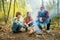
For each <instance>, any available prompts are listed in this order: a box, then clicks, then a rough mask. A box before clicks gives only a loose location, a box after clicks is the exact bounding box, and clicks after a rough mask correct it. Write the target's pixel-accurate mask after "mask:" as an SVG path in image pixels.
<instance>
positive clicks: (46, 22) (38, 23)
mask: <svg viewBox="0 0 60 40" xmlns="http://www.w3.org/2000/svg"><path fill="white" fill-rule="evenodd" d="M50 22H51V20H49V22H48V21H47V20H46V21H44V22H40V21H39V20H37V21H36V23H37V26H38V27H39V29H41V30H42V27H41V25H40V24H47V30H50Z"/></svg>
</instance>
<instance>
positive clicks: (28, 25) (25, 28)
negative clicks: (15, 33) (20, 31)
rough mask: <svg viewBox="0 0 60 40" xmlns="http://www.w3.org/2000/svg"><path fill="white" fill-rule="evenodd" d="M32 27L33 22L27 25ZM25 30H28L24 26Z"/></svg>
mask: <svg viewBox="0 0 60 40" xmlns="http://www.w3.org/2000/svg"><path fill="white" fill-rule="evenodd" d="M32 25H33V22H32V23H30V24H28V26H29V27H31V26H32ZM25 29H26V31H27V30H28V28H27V27H26V25H25Z"/></svg>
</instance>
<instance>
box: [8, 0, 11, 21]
mask: <svg viewBox="0 0 60 40" xmlns="http://www.w3.org/2000/svg"><path fill="white" fill-rule="evenodd" d="M11 3H12V0H10V4H9V10H8V15H7V21H8V18H9V13H10V8H11Z"/></svg>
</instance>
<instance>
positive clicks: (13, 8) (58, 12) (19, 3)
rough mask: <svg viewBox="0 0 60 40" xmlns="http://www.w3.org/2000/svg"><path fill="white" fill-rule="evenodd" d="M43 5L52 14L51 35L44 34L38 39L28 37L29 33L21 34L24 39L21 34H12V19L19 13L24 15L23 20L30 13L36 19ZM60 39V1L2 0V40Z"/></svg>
mask: <svg viewBox="0 0 60 40" xmlns="http://www.w3.org/2000/svg"><path fill="white" fill-rule="evenodd" d="M42 5H43V6H44V7H45V8H46V9H47V10H48V11H49V14H50V18H51V33H50V34H44V36H42V37H39V38H37V37H35V35H32V37H28V35H26V34H27V33H25V34H24V33H21V36H22V37H20V36H19V35H20V34H13V33H12V32H11V21H12V18H14V17H15V14H16V12H17V11H19V12H21V13H22V17H23V18H24V16H25V15H26V12H27V11H29V12H30V13H31V14H32V17H33V18H34V17H35V16H36V14H37V13H38V11H39V10H40V7H41V6H42ZM34 19H35V18H34ZM22 21H23V20H22ZM6 35H7V36H6ZM46 35H47V36H46ZM4 36H6V37H4ZM24 36H25V37H24ZM59 37H60V0H0V40H4V39H5V40H8V39H11V40H24V39H25V40H40V39H41V40H60V38H59ZM23 38H24V39H23ZM35 38H36V39H35Z"/></svg>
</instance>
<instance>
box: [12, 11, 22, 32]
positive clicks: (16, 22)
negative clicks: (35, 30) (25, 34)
mask: <svg viewBox="0 0 60 40" xmlns="http://www.w3.org/2000/svg"><path fill="white" fill-rule="evenodd" d="M21 18H22V17H21V13H20V12H16V17H15V18H14V19H13V26H12V31H13V33H16V32H22V30H21V29H22V25H23V24H22V19H21Z"/></svg>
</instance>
